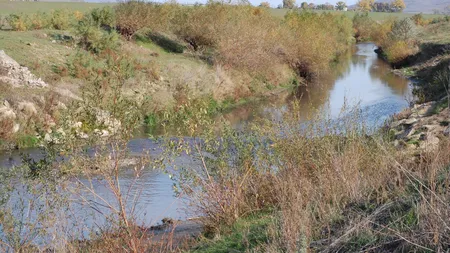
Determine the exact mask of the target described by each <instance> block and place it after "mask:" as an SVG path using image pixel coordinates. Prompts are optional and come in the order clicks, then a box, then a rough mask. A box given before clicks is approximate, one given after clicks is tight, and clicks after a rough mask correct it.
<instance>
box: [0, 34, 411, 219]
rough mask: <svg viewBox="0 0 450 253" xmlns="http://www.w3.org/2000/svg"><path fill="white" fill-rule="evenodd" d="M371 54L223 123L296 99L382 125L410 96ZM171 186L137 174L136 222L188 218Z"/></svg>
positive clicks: (9, 160) (282, 107)
mask: <svg viewBox="0 0 450 253" xmlns="http://www.w3.org/2000/svg"><path fill="white" fill-rule="evenodd" d="M374 49H375V48H374V44H372V43H365V44H358V45H357V46H355V48H354V50H353V51H349V52H348V53H347V54H345V55H342V56H341V58H340V60H339V61H338V62H337V63H336V66H335V68H334V73H331V74H328V75H324V76H322V77H321V78H320V82H318V83H316V84H314V85H309V86H308V87H301V88H299V90H298V91H297V92H296V95H292V94H289V93H286V94H281V95H280V96H276V98H275V97H274V99H272V100H271V99H269V100H268V101H264V102H259V103H254V104H249V105H246V106H241V107H239V108H236V109H235V110H233V111H231V112H229V113H227V114H225V115H224V118H225V119H227V120H228V121H229V122H231V123H232V124H234V125H236V126H239V124H241V123H244V122H248V121H252V120H253V119H255V118H257V117H260V116H263V117H276V118H281V115H282V114H283V112H286V111H288V110H290V108H291V105H292V103H291V102H292V101H294V100H295V101H298V102H299V104H300V106H301V107H302V108H304V109H303V110H302V112H301V113H302V115H305V118H306V116H308V115H312V114H316V113H327V114H329V115H330V116H331V117H337V116H338V115H339V114H340V112H341V108H342V107H343V106H344V105H346V106H348V107H351V106H353V105H356V104H359V108H360V109H361V110H362V111H363V112H364V113H363V116H364V117H365V120H366V121H367V122H366V123H367V124H369V125H376V124H381V123H383V121H384V120H385V119H386V118H387V117H389V116H391V115H392V114H394V113H397V112H399V111H401V110H402V109H404V108H405V107H407V106H408V102H407V100H408V99H409V98H410V96H411V91H410V89H409V82H408V80H407V79H404V78H401V77H398V76H395V75H393V74H392V73H391V72H390V68H389V66H388V65H387V64H386V63H384V62H383V61H381V60H380V59H378V58H377V55H376V54H375V53H374ZM129 148H130V150H131V152H135V153H136V154H139V153H140V152H141V151H143V150H151V151H152V155H158V153H160V152H161V148H160V147H159V146H158V145H157V144H156V143H154V142H153V141H151V140H149V139H145V138H143V139H135V140H133V141H131V142H130V143H129ZM20 152H24V153H29V154H30V155H31V156H32V157H34V158H39V157H41V156H42V154H40V153H39V151H37V150H35V149H30V150H22V151H20ZM19 162H20V153H19V151H17V152H13V153H11V154H6V153H3V154H1V153H0V167H10V166H12V165H17V164H18V163H19ZM176 164H177V165H181V166H197V165H196V164H195V161H193V160H192V159H191V158H189V157H187V156H184V157H179V158H177V161H176ZM133 179H134V177H133V176H132V174H127V173H125V174H123V175H122V177H121V183H122V184H124V185H128V184H131V183H132V181H133ZM80 181H81V182H84V183H93V184H94V188H95V189H96V190H97V191H98V194H99V195H100V196H101V197H104V198H111V196H112V195H111V192H110V191H108V190H107V189H106V188H105V187H104V186H102V185H101V184H100V183H98V182H88V181H87V179H83V178H81V179H80ZM133 183H134V182H133ZM172 186H173V181H172V180H170V178H169V176H168V175H166V174H163V173H159V172H148V173H146V174H144V175H141V177H140V178H139V181H138V182H137V183H136V184H135V185H134V186H133V188H134V189H142V192H139V195H140V199H139V204H138V208H136V210H138V211H139V217H138V218H139V221H141V222H144V223H145V224H148V225H150V224H152V222H155V221H158V220H160V219H161V218H163V217H172V218H177V219H186V218H187V217H188V215H187V214H186V213H185V209H183V208H182V207H186V205H185V203H183V201H182V200H181V199H178V198H176V197H175V196H174V192H173V190H172ZM76 208H77V209H78V211H77V212H76V213H79V214H80V215H81V214H83V213H85V212H87V211H88V209H89V208H88V207H85V206H78V207H76ZM97 208H99V209H101V207H97ZM82 210H83V211H82ZM194 215H195V214H194ZM91 222H92V221H91ZM89 223H90V222H89V221H86V222H85V223H84V224H85V225H86V224H87V225H88V226H89ZM97 225H99V224H98V221H97Z"/></svg>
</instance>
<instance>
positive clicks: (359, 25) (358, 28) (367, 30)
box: [353, 12, 375, 41]
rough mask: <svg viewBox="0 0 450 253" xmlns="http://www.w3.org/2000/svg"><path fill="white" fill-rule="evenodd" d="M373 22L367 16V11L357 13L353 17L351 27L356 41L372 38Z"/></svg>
mask: <svg viewBox="0 0 450 253" xmlns="http://www.w3.org/2000/svg"><path fill="white" fill-rule="evenodd" d="M374 26H375V22H374V21H373V20H372V19H371V18H370V17H369V13H367V12H366V13H357V14H356V15H355V16H354V17H353V29H354V30H355V37H356V39H357V40H358V41H368V40H370V39H371V38H372V36H371V35H372V31H373V29H374Z"/></svg>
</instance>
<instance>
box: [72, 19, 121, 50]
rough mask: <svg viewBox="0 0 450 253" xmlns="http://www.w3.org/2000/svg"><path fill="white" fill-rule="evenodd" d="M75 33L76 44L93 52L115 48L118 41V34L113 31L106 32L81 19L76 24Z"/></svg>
mask: <svg viewBox="0 0 450 253" xmlns="http://www.w3.org/2000/svg"><path fill="white" fill-rule="evenodd" d="M76 35H77V36H78V44H79V45H80V46H81V47H82V48H84V49H86V50H88V51H91V52H93V53H100V52H102V51H103V50H106V49H112V50H115V49H116V48H117V47H118V43H119V36H118V34H117V33H116V32H115V31H111V32H108V31H105V30H102V29H101V28H98V27H96V26H93V25H90V24H89V23H85V22H82V21H81V22H80V23H79V24H78V25H77V28H76Z"/></svg>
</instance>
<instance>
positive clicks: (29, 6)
mask: <svg viewBox="0 0 450 253" xmlns="http://www.w3.org/2000/svg"><path fill="white" fill-rule="evenodd" d="M107 5H109V6H113V5H115V4H113V3H74V2H21V1H0V15H7V14H10V13H35V12H38V11H40V12H49V11H51V10H56V9H68V10H71V11H81V12H87V11H89V10H92V9H95V8H99V7H103V6H107Z"/></svg>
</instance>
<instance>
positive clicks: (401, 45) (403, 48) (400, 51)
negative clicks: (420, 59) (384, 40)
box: [383, 40, 413, 63]
mask: <svg viewBox="0 0 450 253" xmlns="http://www.w3.org/2000/svg"><path fill="white" fill-rule="evenodd" d="M383 51H384V53H385V54H386V57H387V59H388V61H389V62H392V63H397V62H400V61H401V60H404V59H405V58H406V57H408V56H410V55H411V54H412V53H413V50H412V49H411V48H410V47H409V45H408V43H407V42H405V41H403V40H400V41H394V42H393V43H391V44H389V45H387V46H386V47H384V48H383Z"/></svg>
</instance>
